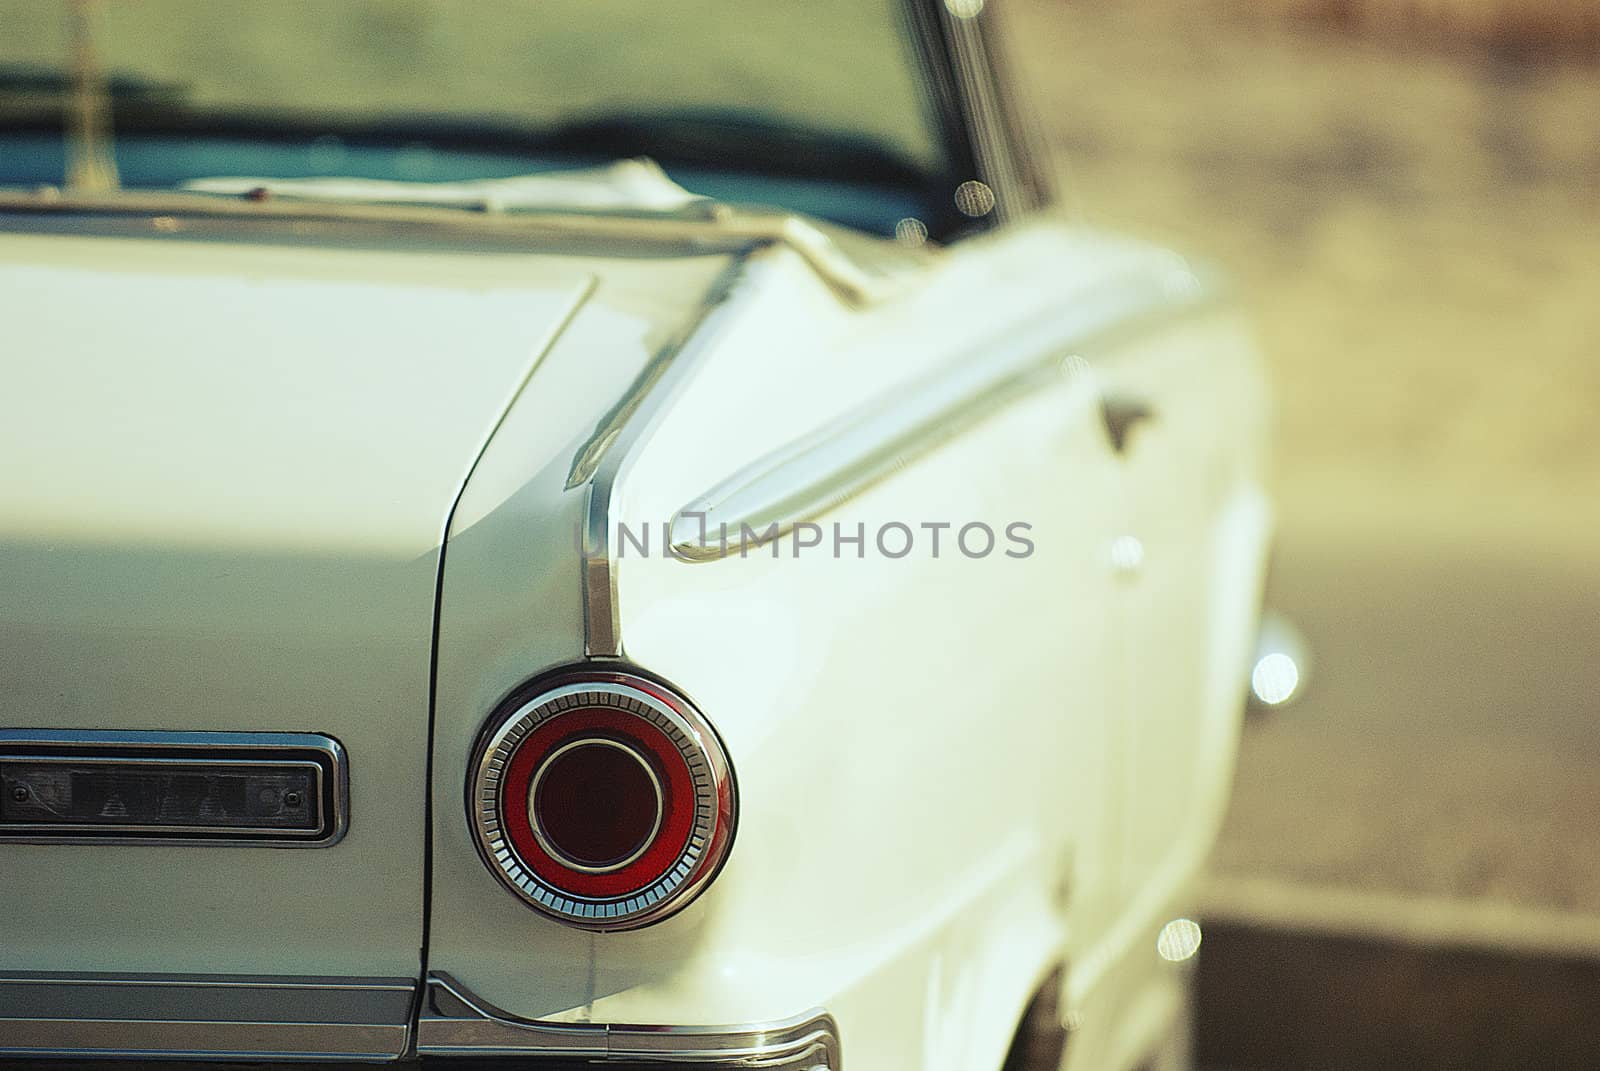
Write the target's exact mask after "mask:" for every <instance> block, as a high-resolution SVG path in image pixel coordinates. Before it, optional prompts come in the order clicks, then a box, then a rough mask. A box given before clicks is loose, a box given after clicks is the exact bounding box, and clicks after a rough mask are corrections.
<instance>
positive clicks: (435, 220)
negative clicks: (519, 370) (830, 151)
mask: <svg viewBox="0 0 1600 1071" xmlns="http://www.w3.org/2000/svg"><path fill="white" fill-rule="evenodd" d="M5 213H15V214H26V215H72V214H81V215H94V216H111V217H117V216H120V217H135V218H138V217H143V218H142V220H141V222H142V223H144V224H147V225H148V226H149V228H150V233H152V234H160V235H165V234H169V233H172V232H173V231H174V230H176V231H178V232H181V231H183V230H185V229H187V228H186V227H184V226H183V221H184V220H250V221H262V220H280V221H290V222H294V223H300V224H315V223H326V224H369V225H379V226H389V227H393V226H394V225H403V226H405V227H408V228H413V227H422V228H428V229H429V230H431V231H433V232H435V233H438V234H440V235H443V236H445V237H447V238H452V239H475V238H479V239H503V238H511V239H516V240H521V241H542V242H554V243H563V244H566V245H569V246H579V247H584V248H592V247H596V246H600V247H607V248H611V249H614V247H615V246H616V245H618V244H628V245H632V246H635V247H642V248H644V249H647V250H656V251H665V252H673V253H680V254H684V255H694V254H702V253H719V252H720V253H738V254H748V253H752V252H754V251H755V250H757V249H760V248H762V247H765V246H770V245H783V246H787V247H788V248H790V249H792V250H793V251H794V252H795V253H796V254H797V255H798V256H799V257H800V258H801V259H802V260H803V261H805V263H806V264H807V265H808V266H809V267H810V268H811V270H812V271H814V272H816V274H817V276H818V277H819V278H821V279H822V280H823V282H825V283H827V285H828V286H829V287H830V288H831V289H832V290H833V291H834V292H835V293H836V294H837V295H838V296H839V298H840V299H841V300H842V301H845V302H846V303H848V304H851V305H856V306H862V305H871V304H874V303H876V302H878V301H881V300H884V299H885V298H887V297H889V296H892V295H893V294H894V292H895V291H896V290H897V289H898V280H897V276H896V274H895V273H894V272H887V273H885V272H879V271H874V270H872V268H871V267H869V266H868V264H867V263H866V262H864V261H863V260H861V259H858V258H856V257H853V256H851V255H850V254H849V253H848V252H847V251H846V250H845V249H844V248H842V247H841V246H840V245H839V243H838V242H836V241H834V240H833V238H832V237H830V235H829V234H828V232H827V231H826V230H825V229H824V228H823V227H822V226H820V225H818V224H817V223H814V222H813V221H811V220H809V219H807V218H805V217H803V216H798V215H794V214H790V213H784V212H777V211H773V212H763V211H759V210H750V209H739V208H732V207H729V206H727V205H715V206H713V208H712V211H710V212H709V213H708V214H706V215H705V216H704V217H700V218H685V217H683V216H640V215H632V216H629V215H606V214H598V213H578V212H545V213H533V212H528V213H517V212H491V211H473V210H469V209H462V208H438V207H428V206H422V205H395V204H383V205H377V204H359V203H357V204H340V203H336V202H327V201H296V200H293V199H291V198H286V197H281V196H280V197H270V198H267V199H265V200H260V201H254V200H247V199H245V198H233V197H226V196H221V195H218V194H204V193H175V192H168V191H159V190H129V189H123V190H119V191H116V192H114V193H103V194H95V193H87V192H75V191H71V190H68V191H60V190H54V189H51V190H47V191H46V192H42V193H41V192H36V191H25V190H17V189H5V188H0V214H5ZM175 220H176V221H177V225H176V227H175V225H174V221H175ZM157 221H160V226H159V227H158V226H157V225H156V222H157ZM290 233H291V234H299V233H301V232H298V231H296V232H290ZM860 239H861V241H863V242H869V243H874V244H881V245H883V246H884V247H885V248H886V249H894V250H896V258H898V259H905V258H906V257H907V255H908V254H907V251H906V250H905V249H904V247H902V246H897V245H895V244H894V243H892V242H890V241H889V240H887V239H877V238H874V237H872V236H870V235H861V236H860Z"/></svg>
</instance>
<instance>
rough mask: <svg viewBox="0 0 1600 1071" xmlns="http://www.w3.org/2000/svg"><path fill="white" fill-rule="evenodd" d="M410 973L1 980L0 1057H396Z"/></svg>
mask: <svg viewBox="0 0 1600 1071" xmlns="http://www.w3.org/2000/svg"><path fill="white" fill-rule="evenodd" d="M415 993H416V983H415V982H414V981H413V980H411V979H409V978H300V977H280V976H267V975H260V976H256V975H159V974H157V975H143V976H136V975H118V974H82V975H70V974H63V973H56V972H35V971H23V972H12V973H8V974H0V1056H30V1057H32V1056H52V1057H69V1058H81V1057H90V1056H96V1057H102V1056H119V1057H134V1058H147V1057H161V1058H164V1059H177V1060H394V1059H397V1058H399V1057H400V1056H402V1055H404V1054H405V1052H406V1051H407V1047H408V1043H409V1041H410V1021H411V1004H412V997H413V996H414V995H415Z"/></svg>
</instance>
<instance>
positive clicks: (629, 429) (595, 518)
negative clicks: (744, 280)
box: [567, 257, 744, 658]
mask: <svg viewBox="0 0 1600 1071" xmlns="http://www.w3.org/2000/svg"><path fill="white" fill-rule="evenodd" d="M743 271H744V258H742V257H739V258H735V259H734V261H733V262H732V263H731V264H730V265H729V266H728V268H727V270H726V271H724V272H723V273H722V275H721V276H720V277H719V278H718V279H717V281H716V282H715V283H714V284H713V285H712V287H711V290H710V291H709V292H708V293H707V294H706V296H705V298H704V299H703V300H702V302H701V306H700V308H699V310H698V311H697V312H696V313H695V315H694V316H692V317H691V318H690V319H689V322H688V323H687V324H685V325H684V327H683V328H682V329H681V330H680V331H679V332H678V335H677V337H676V338H675V339H674V340H673V341H672V342H671V343H669V344H668V345H667V346H666V348H664V349H663V350H662V351H661V352H660V353H658V354H657V355H656V356H655V357H654V358H653V359H652V360H651V361H650V363H649V365H647V366H646V367H645V369H644V370H643V371H642V372H640V373H639V376H638V378H637V379H635V380H634V383H633V385H632V387H630V388H629V390H628V393H627V395H626V396H625V397H624V398H623V400H622V401H621V402H619V403H618V404H617V405H616V406H615V407H613V408H612V410H611V412H610V413H608V414H607V415H606V417H605V419H603V420H602V421H601V422H600V424H599V426H598V427H597V428H596V429H595V432H594V434H593V435H592V436H590V438H589V440H588V442H587V443H585V444H584V447H583V448H582V449H581V450H580V451H579V452H578V456H577V458H576V459H574V461H573V470H572V472H571V473H570V474H569V476H568V479H567V486H568V487H569V488H571V487H576V486H578V485H580V484H581V483H583V482H584V481H588V483H589V501H588V505H587V508H586V509H585V512H584V530H583V532H582V537H581V543H582V546H581V548H580V549H581V551H582V566H581V569H582V576H581V583H582V585H583V633H584V636H583V650H584V654H585V655H587V656H588V657H590V658H621V657H623V653H624V652H623V648H622V616H621V610H620V607H619V606H618V602H617V575H616V559H615V555H614V553H613V547H612V545H611V533H612V530H613V527H612V524H611V515H612V507H613V502H614V500H615V498H616V495H617V491H618V488H619V486H620V484H621V481H622V476H623V475H624V473H625V472H626V471H627V469H628V467H629V465H631V464H632V462H633V460H634V457H635V455H636V453H637V451H638V449H639V447H640V446H642V445H643V443H644V441H645V440H646V439H647V438H648V437H649V434H650V432H651V431H653V430H654V429H655V426H656V424H657V423H658V422H659V421H660V419H661V416H662V414H663V413H664V412H665V410H666V404H667V402H668V401H669V400H670V399H671V398H672V396H673V395H674V394H676V393H677V391H678V390H679V388H680V387H681V386H682V385H683V383H684V382H685V381H686V380H687V379H688V378H689V375H690V374H691V372H692V371H693V369H694V366H695V365H696V364H698V363H699V359H700V357H701V356H702V355H703V354H704V352H705V350H706V347H707V345H708V343H707V340H708V338H709V337H710V336H711V335H713V334H714V333H715V327H716V324H715V322H714V321H716V320H720V319H722V318H724V317H726V316H727V315H728V309H729V307H730V301H729V298H730V296H731V294H732V293H733V291H734V288H735V285H736V283H737V282H738V280H739V279H740V278H741V277H742V275H743Z"/></svg>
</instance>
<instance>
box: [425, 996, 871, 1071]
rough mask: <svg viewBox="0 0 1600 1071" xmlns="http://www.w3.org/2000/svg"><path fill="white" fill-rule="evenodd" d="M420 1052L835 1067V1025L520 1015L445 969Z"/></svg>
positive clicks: (828, 1021)
mask: <svg viewBox="0 0 1600 1071" xmlns="http://www.w3.org/2000/svg"><path fill="white" fill-rule="evenodd" d="M417 1054H418V1055H419V1056H445V1055H457V1056H566V1057H571V1058H577V1059H584V1060H594V1061H607V1062H612V1061H614V1062H619V1063H626V1062H633V1061H641V1060H648V1061H654V1062H659V1063H693V1064H701V1065H705V1066H708V1067H720V1068H739V1067H744V1068H757V1067H759V1068H762V1069H765V1071H840V1067H841V1061H840V1050H839V1028H838V1025H837V1024H836V1023H835V1022H834V1021H833V1017H832V1016H830V1015H828V1014H827V1013H825V1012H821V1011H812V1012H807V1013H805V1014H803V1015H798V1016H795V1017H793V1018H791V1019H784V1020H780V1021H778V1022H772V1023H760V1024H754V1025H747V1026H633V1025H616V1024H606V1023H552V1022H544V1021H540V1020H534V1019H523V1018H520V1017H518V1016H515V1015H512V1014H510V1013H508V1012H504V1011H501V1010H500V1009H499V1008H496V1007H494V1006H493V1005H492V1004H489V1003H487V1002H486V1001H483V1000H480V999H479V998H477V997H476V996H474V995H473V994H472V993H471V992H470V991H469V990H467V989H466V987H464V986H463V985H461V984H460V983H459V982H457V981H456V980H455V979H454V978H452V977H451V976H450V975H448V974H445V973H442V972H441V973H435V974H431V975H429V976H428V983H427V989H426V992H425V994H424V998H423V1003H422V1016H421V1018H420V1020H419V1021H418V1024H417Z"/></svg>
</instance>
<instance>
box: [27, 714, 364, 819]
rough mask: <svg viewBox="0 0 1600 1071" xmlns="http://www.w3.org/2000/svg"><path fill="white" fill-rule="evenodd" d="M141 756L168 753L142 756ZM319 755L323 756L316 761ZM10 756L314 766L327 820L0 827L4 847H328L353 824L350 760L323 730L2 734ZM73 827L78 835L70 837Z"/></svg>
mask: <svg viewBox="0 0 1600 1071" xmlns="http://www.w3.org/2000/svg"><path fill="white" fill-rule="evenodd" d="M117 752H124V753H129V755H128V757H124V758H118V757H115V755H112V754H107V753H117ZM141 752H161V753H162V754H158V755H151V756H149V757H139V754H140V753H141ZM245 753H249V755H248V756H247V755H246V754H245ZM313 754H314V755H315V756H318V757H315V758H313V757H310V756H311V755H313ZM230 756H231V757H230ZM7 759H15V760H18V761H22V762H28V763H52V762H61V763H72V764H78V763H118V762H125V763H127V764H128V765H144V766H148V765H154V764H162V763H172V764H174V765H188V764H192V765H195V766H201V767H205V766H251V765H258V766H265V767H282V766H298V765H310V766H315V767H316V768H317V779H316V786H317V792H318V800H317V808H318V810H319V811H321V812H322V813H323V814H324V815H325V818H326V820H325V821H324V822H323V824H322V826H321V828H320V830H319V831H318V832H317V833H316V834H315V835H307V832H306V831H305V830H297V829H280V828H260V827H253V826H252V827H238V828H232V829H230V828H229V827H226V826H206V827H167V826H157V825H146V824H130V825H127V826H119V825H94V824H89V823H84V824H81V825H80V824H77V823H71V824H68V823H33V822H30V823H0V843H24V844H79V845H83V844H167V845H172V844H189V845H213V846H217V847H255V848H261V847H267V848H326V847H330V846H331V845H334V844H337V843H338V842H339V841H340V840H342V839H343V838H344V835H345V831H346V830H347V829H348V828H349V826H350V764H349V759H348V756H347V755H346V753H345V750H344V746H343V745H341V744H340V743H339V741H337V740H335V739H334V738H333V737H331V736H327V735H324V734H322V733H250V732H171V731H156V730H152V731H106V732H101V731H97V730H88V729H0V762H4V761H5V760H7ZM69 828H70V829H71V830H73V832H71V833H68V832H66V830H67V829H69ZM169 831H170V832H169ZM184 834H189V835H187V836H185V835H184Z"/></svg>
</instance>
